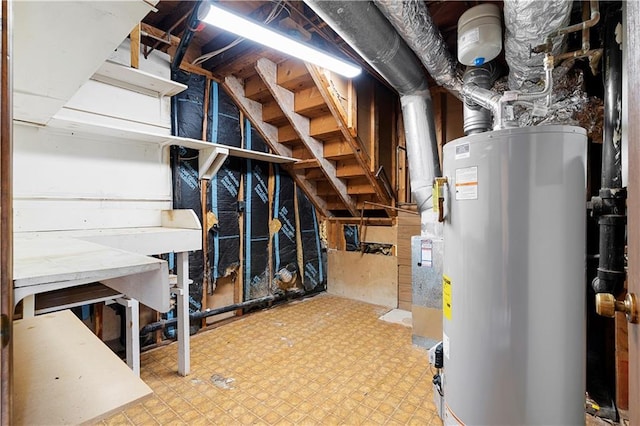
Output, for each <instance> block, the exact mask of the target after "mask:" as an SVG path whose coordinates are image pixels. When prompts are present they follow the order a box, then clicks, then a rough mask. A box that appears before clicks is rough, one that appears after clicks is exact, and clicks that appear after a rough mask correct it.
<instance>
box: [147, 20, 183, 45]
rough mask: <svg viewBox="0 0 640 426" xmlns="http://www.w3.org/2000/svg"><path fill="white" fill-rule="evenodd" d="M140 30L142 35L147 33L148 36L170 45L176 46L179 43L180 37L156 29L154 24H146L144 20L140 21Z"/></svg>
mask: <svg viewBox="0 0 640 426" xmlns="http://www.w3.org/2000/svg"><path fill="white" fill-rule="evenodd" d="M140 31H141V33H142V34H143V35H148V36H149V37H151V38H153V39H155V40H163V41H164V42H166V43H167V44H169V45H171V46H177V45H179V44H180V38H179V37H176V36H174V35H171V34H167V33H166V32H165V31H162V30H161V29H158V28H156V27H154V26H151V25H149V24H146V23H144V22H141V23H140Z"/></svg>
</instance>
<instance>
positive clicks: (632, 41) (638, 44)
mask: <svg viewBox="0 0 640 426" xmlns="http://www.w3.org/2000/svg"><path fill="white" fill-rule="evenodd" d="M623 7H625V8H626V19H627V22H626V32H627V36H626V37H625V41H626V42H627V44H626V46H625V48H624V54H625V55H626V61H627V64H626V69H627V70H629V72H628V73H627V77H628V80H627V90H626V93H625V94H626V95H628V96H625V94H623V99H625V100H626V102H627V106H628V108H629V110H628V111H629V114H628V117H629V122H628V123H627V124H628V133H627V135H628V142H629V151H628V152H629V179H628V180H629V186H628V188H627V189H628V194H629V198H628V203H627V206H628V212H629V213H628V221H629V222H628V223H629V228H628V231H627V235H629V242H628V244H629V245H628V254H629V282H628V285H629V292H630V293H635V294H636V297H637V296H640V120H638V117H640V102H638V99H640V75H638V73H637V72H636V71H635V70H637V69H638V68H639V67H640V56H638V55H637V54H636V52H637V51H638V49H640V4H639V3H638V2H635V1H630V2H623ZM623 93H624V90H623ZM628 333H629V420H630V421H631V424H632V425H637V424H640V325H638V324H629V328H628Z"/></svg>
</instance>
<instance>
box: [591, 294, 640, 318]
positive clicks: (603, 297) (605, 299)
mask: <svg viewBox="0 0 640 426" xmlns="http://www.w3.org/2000/svg"><path fill="white" fill-rule="evenodd" d="M596 312H597V313H598V315H602V316H603V317H608V318H613V317H615V315H616V312H623V313H624V314H625V315H626V317H627V321H629V322H630V323H633V324H637V323H638V301H637V297H636V295H635V294H633V293H628V294H627V296H626V297H625V298H624V300H622V301H621V300H616V298H615V297H613V294H611V293H598V294H596Z"/></svg>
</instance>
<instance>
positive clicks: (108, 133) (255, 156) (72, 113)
mask: <svg viewBox="0 0 640 426" xmlns="http://www.w3.org/2000/svg"><path fill="white" fill-rule="evenodd" d="M92 115H93V114H88V113H82V112H81V111H76V110H70V109H67V108H63V109H62V110H61V111H60V112H58V113H57V114H56V115H55V116H54V117H53V118H52V119H51V121H50V122H49V124H48V125H47V126H45V127H44V128H45V129H46V128H49V129H55V130H67V131H71V132H72V133H73V134H76V133H77V134H83V135H85V136H88V137H89V138H91V139H96V138H99V139H122V140H131V141H137V142H146V143H155V144H158V145H163V146H166V145H177V146H184V147H185V148H192V149H197V150H204V149H211V148H214V147H218V148H224V149H227V150H229V155H231V156H232V157H240V158H249V159H252V160H260V161H266V162H268V163H295V162H296V161H298V159H297V158H292V157H284V156H280V155H275V154H269V153H266V152H259V151H251V150H249V149H243V148H236V147H233V146H228V145H223V144H216V143H211V142H205V141H201V140H197V139H189V138H182V137H179V136H171V135H163V134H160V133H153V132H148V131H141V130H134V129H130V128H125V127H122V126H118V125H117V123H115V122H114V123H109V124H106V123H105V124H103V123H96V122H94V121H92V119H93V117H92ZM23 124H26V125H28V123H23Z"/></svg>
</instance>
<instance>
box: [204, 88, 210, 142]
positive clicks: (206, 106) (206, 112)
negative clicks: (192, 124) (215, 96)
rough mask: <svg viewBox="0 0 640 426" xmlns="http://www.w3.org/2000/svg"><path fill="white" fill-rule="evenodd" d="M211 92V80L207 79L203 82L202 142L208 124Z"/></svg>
mask: <svg viewBox="0 0 640 426" xmlns="http://www.w3.org/2000/svg"><path fill="white" fill-rule="evenodd" d="M210 90H211V80H209V79H208V78H207V79H206V80H205V84H204V102H203V103H204V114H203V116H202V140H203V141H206V140H207V126H208V124H209V117H208V116H209V108H210V106H209V96H210V93H209V92H210Z"/></svg>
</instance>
